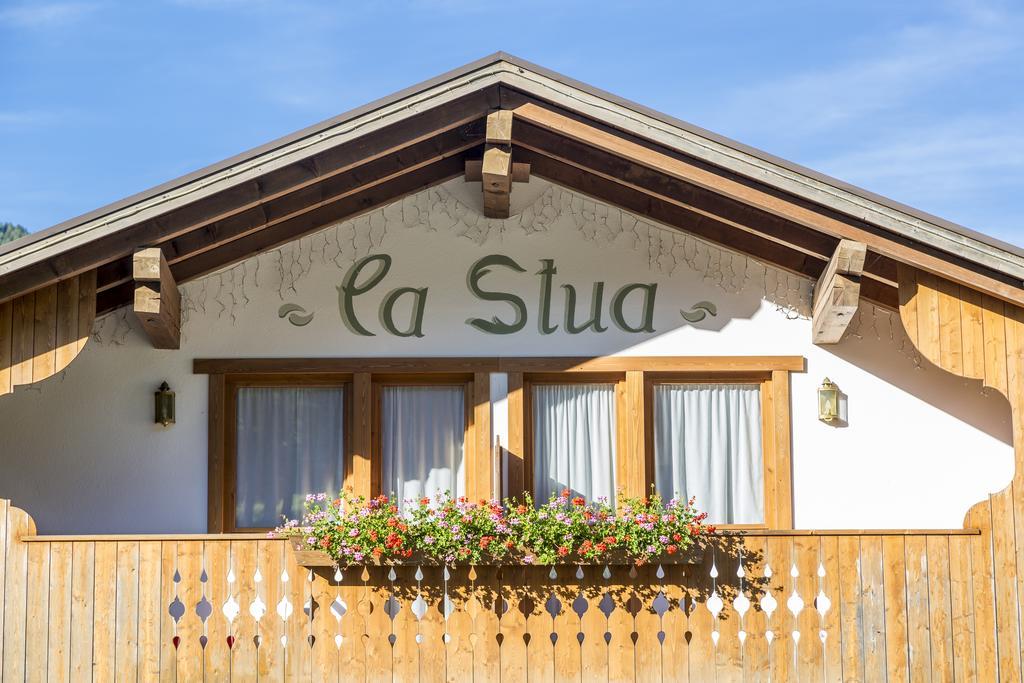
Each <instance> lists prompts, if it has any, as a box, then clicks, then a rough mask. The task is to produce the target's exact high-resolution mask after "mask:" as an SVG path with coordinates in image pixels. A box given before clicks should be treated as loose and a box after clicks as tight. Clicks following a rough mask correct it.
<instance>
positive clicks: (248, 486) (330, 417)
mask: <svg viewBox="0 0 1024 683" xmlns="http://www.w3.org/2000/svg"><path fill="white" fill-rule="evenodd" d="M343 401H344V392H343V390H342V389H340V388H337V387H308V388H299V387H240V388H239V389H238V401H237V402H238V411H237V418H236V420H237V422H236V427H237V430H236V435H237V436H236V441H237V448H236V454H237V476H238V479H237V482H236V483H237V488H236V491H237V500H236V506H235V525H236V526H238V527H242V528H245V527H272V526H276V525H278V524H280V523H281V517H282V515H283V516H286V517H288V518H289V519H297V518H299V517H301V516H302V510H303V502H304V499H305V497H306V494H308V493H319V492H321V491H326V492H328V493H330V494H334V493H337V492H338V491H339V490H340V489H341V484H342V478H343V476H344V453H345V447H344V444H345V440H344V437H345V435H344V431H343V430H344V424H345V419H344V415H345V413H344V406H343Z"/></svg>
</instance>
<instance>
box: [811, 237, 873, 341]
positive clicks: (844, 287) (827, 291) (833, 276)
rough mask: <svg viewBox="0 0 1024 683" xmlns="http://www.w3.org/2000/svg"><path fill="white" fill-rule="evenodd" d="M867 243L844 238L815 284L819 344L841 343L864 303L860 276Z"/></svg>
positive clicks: (814, 319) (814, 338)
mask: <svg viewBox="0 0 1024 683" xmlns="http://www.w3.org/2000/svg"><path fill="white" fill-rule="evenodd" d="M866 256H867V246H866V245H865V244H863V243H862V242H854V241H852V240H840V241H839V244H838V245H837V246H836V250H835V252H834V253H833V254H832V258H831V259H829V262H828V265H827V266H826V267H825V272H824V273H822V274H821V277H820V278H818V282H817V284H816V286H815V287H814V302H813V315H812V319H811V339H812V341H813V342H814V343H815V344H838V343H839V341H840V340H841V339H842V338H843V335H844V334H846V329H847V328H848V327H849V325H850V322H851V321H852V320H853V315H854V314H855V313H856V312H857V306H858V305H859V304H860V278H861V275H862V274H863V273H864V259H865V257H866Z"/></svg>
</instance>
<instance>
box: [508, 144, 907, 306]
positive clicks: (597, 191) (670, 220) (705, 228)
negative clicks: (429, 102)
mask: <svg viewBox="0 0 1024 683" xmlns="http://www.w3.org/2000/svg"><path fill="white" fill-rule="evenodd" d="M516 158H521V159H523V160H524V161H528V162H529V163H530V166H531V169H532V171H533V173H535V174H536V175H537V176H539V177H542V178H546V179H547V180H550V181H552V182H555V183H558V184H560V185H564V186H566V187H569V188H571V189H574V190H576V191H578V192H582V193H583V194H587V195H590V196H591V197H594V198H596V199H600V200H602V201H607V202H609V203H611V204H614V205H616V206H619V207H621V208H623V209H626V210H628V211H632V212H633V213H636V214H638V215H641V216H644V217H646V218H649V219H651V220H653V221H657V222H659V223H663V224H665V225H668V226H670V227H674V228H677V229H679V230H682V231H684V232H688V233H691V234H693V235H695V236H697V237H700V238H702V239H705V240H707V241H709V242H712V243H714V244H717V245H719V246H722V247H725V248H727V249H731V250H733V251H737V252H740V253H742V254H745V255H748V256H750V257H751V258H754V259H757V260H759V261H763V262H765V263H770V264H773V265H775V266H778V267H780V268H782V269H784V270H789V271H791V272H793V273H797V274H799V275H803V276H805V277H809V278H813V279H817V278H818V277H820V276H821V274H822V273H823V272H824V270H825V267H826V265H827V259H825V258H820V257H817V256H814V255H811V254H807V253H805V252H803V251H798V250H796V249H793V248H792V247H790V246H787V245H786V244H782V243H779V242H776V241H773V240H769V239H767V238H765V237H762V236H760V235H758V234H756V233H753V232H746V231H741V230H737V229H735V227H734V226H733V225H731V224H729V223H725V222H723V221H721V220H719V219H717V218H715V217H713V216H710V215H706V214H702V213H698V212H696V211H694V210H693V209H690V208H687V207H686V206H682V205H680V204H677V203H673V202H669V201H667V200H665V199H662V198H659V197H657V196H654V195H652V194H649V193H647V192H644V191H641V190H639V189H636V188H633V187H630V186H629V185H623V184H621V183H619V182H617V181H615V180H612V179H610V178H606V177H604V176H602V175H598V174H595V173H593V172H591V171H589V170H586V169H582V168H579V167H577V166H573V165H571V164H567V163H565V162H563V161H560V160H558V159H555V158H553V157H550V156H547V155H544V154H540V153H538V152H536V151H534V150H531V149H525V148H523V149H520V148H518V147H517V152H516ZM862 294H863V296H865V297H866V298H870V299H872V300H873V301H875V302H877V303H880V304H882V305H884V306H887V307H890V308H893V307H895V306H897V305H898V303H899V301H898V296H897V290H896V289H895V288H893V287H890V286H888V285H886V284H884V283H882V282H878V281H870V280H865V286H864V288H863V289H862Z"/></svg>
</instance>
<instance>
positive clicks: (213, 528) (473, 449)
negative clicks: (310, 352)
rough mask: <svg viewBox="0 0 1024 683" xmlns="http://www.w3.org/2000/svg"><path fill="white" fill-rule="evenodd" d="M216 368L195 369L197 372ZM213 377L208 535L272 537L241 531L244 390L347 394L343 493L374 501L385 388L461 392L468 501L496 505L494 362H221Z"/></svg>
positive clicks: (200, 362) (379, 471)
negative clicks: (240, 407)
mask: <svg viewBox="0 0 1024 683" xmlns="http://www.w3.org/2000/svg"><path fill="white" fill-rule="evenodd" d="M209 362H211V361H203V360H198V359H197V360H196V361H193V368H194V371H196V372H204V371H205V370H204V369H203V365H204V364H206V363H209ZM214 362H215V363H216V366H217V367H216V368H214V370H221V371H220V372H216V371H214V372H207V373H206V374H208V375H209V389H208V391H209V396H208V400H209V403H208V432H207V435H208V443H207V467H208V471H207V529H208V531H209V533H253V532H259V531H266V529H260V528H250V527H238V526H237V525H236V524H235V502H236V498H235V496H236V485H237V469H236V467H237V464H236V463H237V452H236V443H237V441H236V439H237V437H236V435H235V430H236V428H237V400H236V393H237V389H238V387H240V386H284V387H292V386H295V387H301V386H338V385H343V386H344V387H345V391H346V394H345V399H344V400H345V419H346V424H345V428H346V431H345V453H344V463H345V471H344V474H343V482H344V483H343V487H344V489H345V490H346V491H348V492H349V493H351V494H353V495H361V496H365V497H367V498H369V497H371V496H375V495H378V494H379V493H381V476H382V472H383V469H382V466H381V465H382V463H381V451H380V443H381V441H380V438H381V434H380V424H381V412H380V388H381V387H383V386H387V385H389V384H390V385H414V384H434V385H445V386H454V385H462V386H463V387H464V391H465V396H466V436H465V442H464V455H463V458H464V460H465V473H466V482H465V487H466V494H467V495H468V496H471V497H472V498H473V499H476V498H490V497H491V496H492V493H493V482H494V481H495V479H494V477H495V472H497V471H500V470H498V469H497V468H495V467H494V461H495V458H494V450H493V447H492V445H491V401H490V373H491V372H492V371H497V367H496V364H495V363H493V362H491V361H490V359H458V358H452V359H443V358H426V359H415V358H396V359H386V358H381V359H356V358H353V359H326V362H318V361H316V360H312V361H309V360H304V359H277V360H275V359H252V360H250V361H246V360H242V361H239V360H230V359H228V360H218V361H214Z"/></svg>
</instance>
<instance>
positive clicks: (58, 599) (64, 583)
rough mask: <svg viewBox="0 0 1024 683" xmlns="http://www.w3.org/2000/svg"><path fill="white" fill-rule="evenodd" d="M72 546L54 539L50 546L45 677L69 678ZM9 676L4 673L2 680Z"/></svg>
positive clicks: (56, 679) (72, 594)
mask: <svg viewBox="0 0 1024 683" xmlns="http://www.w3.org/2000/svg"><path fill="white" fill-rule="evenodd" d="M73 548H74V544H73V543H54V544H52V545H51V546H50V605H49V608H50V614H49V621H50V635H49V640H48V642H47V654H46V679H47V680H48V681H67V680H70V679H71V647H72V631H71V621H72V620H71V613H72V609H73V608H72V602H73V600H74V592H73V588H72V584H73V574H72V569H73V559H72V555H73ZM90 640H92V639H91V637H90ZM11 678H13V677H10V678H9V677H8V676H6V675H5V676H4V680H10V679H11ZM14 680H20V679H14Z"/></svg>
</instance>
